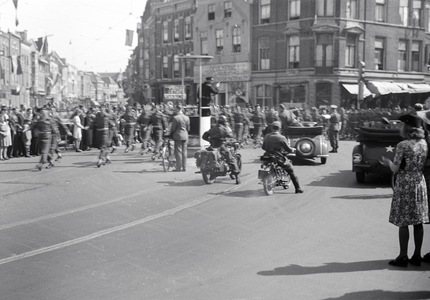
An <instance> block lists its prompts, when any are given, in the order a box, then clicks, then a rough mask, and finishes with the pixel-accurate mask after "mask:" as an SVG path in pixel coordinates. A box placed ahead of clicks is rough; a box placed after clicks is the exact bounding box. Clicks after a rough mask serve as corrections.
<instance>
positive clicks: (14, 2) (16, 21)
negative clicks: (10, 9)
mask: <svg viewBox="0 0 430 300" xmlns="http://www.w3.org/2000/svg"><path fill="white" fill-rule="evenodd" d="M13 5H15V26H18V25H19V21H18V0H13Z"/></svg>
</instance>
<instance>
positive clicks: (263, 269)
mask: <svg viewBox="0 0 430 300" xmlns="http://www.w3.org/2000/svg"><path fill="white" fill-rule="evenodd" d="M353 145H355V142H352V141H345V142H341V148H340V149H341V151H340V153H337V154H333V155H331V156H330V157H329V159H328V161H327V164H325V165H320V163H319V161H315V162H314V161H305V162H303V161H296V162H295V169H296V172H297V174H298V176H299V178H300V181H301V183H302V186H303V188H304V189H305V193H304V194H294V189H291V190H277V191H276V192H275V194H274V195H272V196H270V197H267V196H265V195H264V192H263V189H262V186H261V185H259V184H258V179H257V178H256V175H257V170H258V168H259V161H258V155H260V154H261V150H260V149H257V150H254V149H244V150H243V151H242V154H243V158H244V171H243V175H242V184H241V185H235V184H234V182H233V181H232V180H230V179H228V178H219V179H217V182H216V183H214V184H212V185H205V184H204V183H203V180H202V178H201V176H200V175H199V174H194V172H195V171H196V168H195V167H194V159H190V160H189V162H188V170H187V172H186V173H172V172H171V173H164V172H162V171H161V170H162V167H161V166H160V162H159V161H155V162H153V161H151V160H150V159H149V157H148V156H144V157H142V156H140V155H138V154H137V152H136V151H135V152H130V153H128V154H124V153H121V152H120V153H118V154H115V155H114V156H113V163H112V164H111V165H106V166H103V167H101V168H96V167H95V164H96V161H97V158H96V155H97V154H96V151H90V152H83V153H76V152H72V151H67V152H66V153H65V158H64V159H63V161H62V162H61V163H59V164H57V165H56V166H55V167H54V168H52V169H49V170H42V171H40V172H39V171H38V170H36V169H34V166H35V165H36V162H37V159H36V158H29V159H24V158H20V159H12V160H10V161H7V162H2V163H1V164H0V205H1V210H0V241H1V246H0V282H1V284H0V299H7V300H9V299H12V300H17V299H41V300H48V299H79V300H81V299H241V300H242V299H430V264H425V265H423V266H421V267H420V268H418V267H408V268H407V269H396V268H393V267H390V266H389V265H388V264H387V262H388V261H389V260H390V259H392V258H394V257H395V256H397V254H398V241H397V228H396V227H394V226H393V225H391V224H389V223H388V221H387V220H388V212H389V206H390V201H391V194H392V191H391V188H390V186H389V180H387V179H384V178H379V176H370V177H367V178H366V180H367V182H366V183H365V184H361V185H360V184H357V183H356V182H355V176H354V173H352V172H351V151H352V147H353ZM425 229H426V230H427V231H428V230H430V227H429V226H426V227H425ZM412 250H413V242H412V240H411V242H410V252H411V251H412ZM424 251H425V252H428V251H430V238H429V234H428V233H427V236H426V237H425V243H424Z"/></svg>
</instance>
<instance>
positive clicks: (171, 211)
mask: <svg viewBox="0 0 430 300" xmlns="http://www.w3.org/2000/svg"><path fill="white" fill-rule="evenodd" d="M254 179H255V177H252V178H250V179H248V180H246V181H245V182H244V183H243V184H241V185H236V186H233V187H231V188H229V189H226V190H224V191H222V192H220V193H216V194H215V195H209V196H206V197H203V198H202V199H198V200H194V201H191V202H189V203H186V204H183V205H179V206H177V207H175V208H172V209H168V210H165V211H163V212H161V213H158V214H155V215H152V216H148V217H145V218H143V219H140V220H137V221H133V222H130V223H126V224H123V225H119V226H115V227H112V228H109V229H105V230H101V231H97V232H94V233H92V234H89V235H86V236H83V237H80V238H77V239H73V240H70V241H67V242H63V243H59V244H56V245H52V246H48V247H43V248H40V249H37V250H33V251H29V252H26V253H22V254H19V255H15V256H11V257H8V258H4V259H0V265H4V264H7V263H10V262H14V261H17V260H21V259H25V258H29V257H32V256H36V255H39V254H44V253H47V252H51V251H55V250H59V249H63V248H66V247H70V246H73V245H76V244H80V243H83V242H87V241H90V240H93V239H96V238H99V237H102V236H104V235H107V234H111V233H114V232H117V231H120V230H124V229H128V228H131V227H134V226H138V225H142V224H144V223H148V222H151V221H154V220H157V219H160V218H164V217H167V216H172V215H174V214H176V213H178V212H181V211H183V210H185V209H188V208H191V207H194V206H197V205H199V204H202V203H204V202H207V201H209V200H212V199H214V198H216V197H219V196H222V195H224V194H225V193H227V192H230V191H234V190H236V189H238V188H240V187H242V186H243V185H244V184H247V183H248V182H250V181H251V180H254Z"/></svg>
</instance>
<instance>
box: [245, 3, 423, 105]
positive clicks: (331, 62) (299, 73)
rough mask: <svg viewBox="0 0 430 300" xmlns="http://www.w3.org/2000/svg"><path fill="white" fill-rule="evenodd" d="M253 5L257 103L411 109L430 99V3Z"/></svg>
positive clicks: (254, 87)
mask: <svg viewBox="0 0 430 300" xmlns="http://www.w3.org/2000/svg"><path fill="white" fill-rule="evenodd" d="M253 8H254V10H253V16H254V18H253V20H254V22H253V28H252V32H253V42H252V45H253V49H252V57H253V58H252V60H253V83H252V84H253V91H252V92H253V98H254V99H255V100H256V102H257V103H260V104H263V105H278V104H279V103H283V102H286V103H290V104H291V105H292V106H324V105H329V104H337V105H342V106H345V107H351V106H367V107H378V106H391V105H400V106H408V105H411V104H413V103H415V102H423V101H425V99H426V98H427V97H428V96H429V93H428V92H430V89H429V86H428V84H427V81H428V70H427V61H428V54H426V53H428V42H427V38H428V37H429V36H428V32H429V25H428V23H429V3H428V1H415V0H393V1H391V0H390V1H389V3H388V1H387V0H361V1H358V0H346V1H338V0H316V1H315V0H288V1H283V0H261V1H254V5H253ZM359 82H363V85H361V88H360V84H359ZM363 99H364V100H363Z"/></svg>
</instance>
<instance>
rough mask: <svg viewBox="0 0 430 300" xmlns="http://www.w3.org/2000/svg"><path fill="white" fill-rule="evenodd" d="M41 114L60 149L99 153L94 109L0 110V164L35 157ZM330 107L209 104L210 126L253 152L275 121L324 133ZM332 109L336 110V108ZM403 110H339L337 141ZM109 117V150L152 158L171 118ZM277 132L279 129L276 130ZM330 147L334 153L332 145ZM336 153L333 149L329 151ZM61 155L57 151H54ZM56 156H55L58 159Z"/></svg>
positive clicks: (158, 108) (169, 109) (113, 110)
mask: <svg viewBox="0 0 430 300" xmlns="http://www.w3.org/2000/svg"><path fill="white" fill-rule="evenodd" d="M43 110H48V111H49V115H51V116H52V117H53V118H55V119H56V123H57V125H56V127H57V128H58V130H57V131H58V132H57V133H56V140H57V141H58V142H59V143H60V144H61V143H63V144H73V146H74V149H75V151H77V152H81V151H87V150H91V149H93V148H99V145H98V143H99V140H98V139H97V138H96V134H97V131H100V130H97V128H96V125H95V120H96V115H97V113H98V112H100V111H101V108H100V107H89V108H85V107H83V106H79V107H76V108H75V109H74V110H72V112H71V113H64V112H58V111H57V110H56V107H55V106H54V105H47V106H45V107H44V108H35V109H33V108H25V107H23V106H21V107H20V108H18V107H7V106H2V107H1V112H0V160H8V159H10V158H17V157H30V156H37V155H39V148H40V147H39V146H38V136H39V131H38V129H37V127H36V126H35V124H36V123H37V122H36V121H37V120H38V118H39V116H41V115H43ZM331 110H332V108H331V107H323V108H320V109H317V108H316V107H312V108H310V109H304V108H288V107H286V106H285V105H284V104H281V105H279V106H278V107H261V106H260V105H255V106H252V105H249V106H245V107H243V106H229V105H226V106H217V105H211V124H212V125H215V124H216V123H217V120H218V119H219V116H221V115H222V116H225V117H226V119H227V124H229V126H230V127H231V128H232V130H233V132H234V137H235V138H236V139H237V140H238V141H239V142H240V143H241V144H242V145H244V144H248V143H252V142H253V144H254V147H255V148H258V147H261V145H262V141H263V138H264V135H266V134H268V133H270V132H272V131H273V129H272V125H273V122H275V121H280V122H281V124H282V128H284V129H285V128H286V127H288V126H303V125H302V124H303V123H306V122H308V123H309V122H314V123H315V125H316V126H323V128H324V131H326V132H327V133H328V132H329V129H330V116H331V114H332V113H333V112H332V111H331ZM336 110H337V109H336ZM413 111H414V108H408V109H400V108H395V109H384V108H380V109H378V108H377V109H354V108H352V109H345V108H339V109H338V113H339V115H340V120H339V123H340V124H341V126H340V128H339V138H340V139H355V137H356V134H355V130H354V129H355V128H357V127H361V126H372V124H376V123H378V122H379V121H380V120H381V118H382V117H387V118H388V119H398V118H399V116H401V115H404V114H407V113H410V112H413ZM105 112H106V114H107V115H109V118H110V122H109V123H108V129H109V139H110V141H109V143H108V145H109V147H112V149H113V151H115V149H116V147H117V146H118V145H120V144H121V143H124V144H125V145H126V150H125V151H126V152H128V151H130V150H133V149H134V148H135V144H136V143H141V144H142V145H141V153H142V154H143V153H144V152H148V151H152V153H153V158H155V157H156V155H157V154H158V153H159V149H160V146H161V144H162V142H163V136H164V135H165V133H166V132H167V131H168V130H169V128H170V124H171V122H172V120H173V115H174V114H175V107H174V105H173V103H167V104H157V105H156V104H154V103H149V104H147V105H139V104H137V105H133V106H127V107H116V106H107V107H105ZM184 115H187V116H198V108H197V106H189V107H187V108H186V109H185V107H184ZM281 133H282V129H281ZM332 148H335V147H333V146H332ZM332 150H333V151H336V150H337V149H332ZM59 153H61V152H59ZM60 156H61V154H60Z"/></svg>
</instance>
